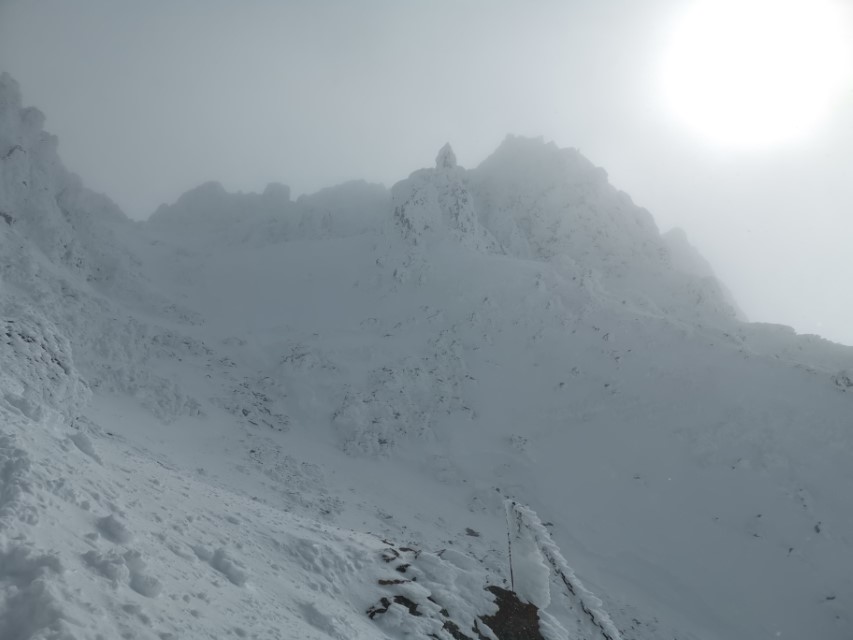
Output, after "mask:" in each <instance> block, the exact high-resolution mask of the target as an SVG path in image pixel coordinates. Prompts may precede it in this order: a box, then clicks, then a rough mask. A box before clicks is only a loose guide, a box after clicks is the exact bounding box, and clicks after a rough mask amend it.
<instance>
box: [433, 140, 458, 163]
mask: <svg viewBox="0 0 853 640" xmlns="http://www.w3.org/2000/svg"><path fill="white" fill-rule="evenodd" d="M435 168H436V169H439V170H440V169H455V168H456V154H455V153H453V149H452V148H451V146H450V143H449V142H448V143H447V144H445V145H444V146H443V147H442V148H441V149H440V150H439V152H438V155H437V156H436V157H435Z"/></svg>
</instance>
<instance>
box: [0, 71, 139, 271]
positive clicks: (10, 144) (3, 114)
mask: <svg viewBox="0 0 853 640" xmlns="http://www.w3.org/2000/svg"><path fill="white" fill-rule="evenodd" d="M44 120H45V118H44V115H43V114H42V113H41V112H40V111H39V110H38V109H35V108H33V107H27V108H24V107H22V104H21V94H20V90H19V88H18V85H17V83H16V82H15V81H14V80H13V79H12V78H11V77H10V76H9V75H8V74H3V75H0V211H2V212H3V215H2V218H3V220H2V221H0V222H5V223H6V226H8V227H13V228H14V229H15V231H17V232H18V233H20V234H21V235H22V236H24V237H26V238H27V239H28V240H29V241H30V242H32V243H33V244H34V245H35V246H36V247H38V248H39V249H40V250H41V251H42V252H43V253H44V255H45V256H46V257H47V258H48V259H49V260H50V261H51V262H53V263H55V264H57V265H61V266H63V267H66V268H68V269H70V270H72V272H74V273H75V274H78V275H80V276H82V277H84V278H86V279H87V280H90V281H92V282H97V283H102V284H109V283H110V282H111V281H112V280H113V279H114V278H115V277H116V276H117V274H118V273H119V272H120V271H121V267H120V265H121V264H122V262H123V258H122V255H121V253H120V252H119V251H116V250H115V241H114V239H113V238H112V235H111V233H110V231H109V229H108V227H107V225H108V223H110V222H116V221H121V220H123V219H124V214H122V213H121V211H120V210H119V209H118V207H117V206H116V205H115V204H114V203H113V202H112V201H110V200H109V199H108V198H107V197H106V196H102V195H99V194H96V193H94V192H92V191H90V190H88V189H86V188H85V187H84V186H83V185H82V183H81V182H80V179H79V178H78V177H77V176H75V175H73V174H72V173H70V172H69V171H67V170H66V169H65V167H64V166H63V165H62V162H61V161H60V159H59V156H58V154H57V139H56V137H55V136H52V135H50V134H48V133H46V132H45V131H44Z"/></svg>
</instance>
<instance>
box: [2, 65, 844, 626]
mask: <svg viewBox="0 0 853 640" xmlns="http://www.w3.org/2000/svg"><path fill="white" fill-rule="evenodd" d="M41 122H42V121H41V118H40V116H39V114H38V112H37V111H34V110H21V108H20V99H19V96H18V95H17V92H16V90H15V87H14V84H13V83H12V82H11V80H10V79H9V78H8V77H7V76H4V77H3V78H2V80H0V158H2V160H0V162H2V163H3V164H2V172H0V210H2V211H3V213H4V214H5V215H4V218H3V221H2V222H0V249H2V251H0V259H1V260H2V262H0V276H2V289H0V292H2V295H0V305H2V317H3V319H4V323H5V324H4V326H5V330H4V331H5V332H4V335H5V336H6V339H5V340H4V341H3V342H2V351H0V357H2V362H3V366H2V369H0V372H2V377H0V390H2V394H0V411H2V415H3V424H4V427H3V429H4V433H3V440H2V449H0V451H1V452H2V456H3V463H4V469H8V470H10V473H9V474H8V475H6V476H4V480H3V482H4V485H3V487H4V490H3V492H2V494H0V495H2V505H0V506H2V509H0V518H2V530H0V535H2V544H3V547H2V553H3V558H4V563H3V564H0V566H2V567H4V568H5V570H4V571H3V572H2V573H0V582H1V583H2V592H0V598H2V604H1V605H0V630H2V631H3V632H4V633H6V634H8V635H10V637H21V638H31V637H32V638H39V637H52V636H51V634H53V637H59V638H88V637H95V636H96V634H98V633H100V634H101V635H103V636H104V637H114V636H116V635H127V636H128V637H139V638H146V639H147V638H160V639H162V638H164V637H194V636H196V637H204V636H205V635H207V636H210V635H217V634H218V635H222V634H224V633H231V634H233V635H235V636H236V637H243V636H249V635H251V634H256V635H258V636H259V637H265V636H266V637H275V634H281V633H282V630H283V629H284V630H287V633H288V634H290V635H291V636H292V637H306V638H310V637H317V638H320V637H329V636H331V637H346V638H359V637H364V638H368V637H375V636H376V634H377V633H382V634H384V635H385V636H386V637H390V638H397V637H402V635H403V634H404V633H405V630H406V629H407V628H411V627H407V621H408V618H406V617H405V616H406V615H408V614H407V613H406V612H405V611H404V610H403V609H400V608H394V607H391V608H390V611H391V617H390V618H387V619H385V621H382V620H380V621H379V622H376V621H372V620H371V619H370V618H369V617H368V616H367V614H366V612H367V610H368V608H369V607H370V606H372V605H375V604H376V603H377V602H381V598H382V597H389V595H395V594H398V593H399V592H397V591H394V590H393V589H396V588H398V587H399V585H388V584H380V583H379V580H380V579H382V580H388V579H389V577H388V575H387V574H386V573H387V567H386V563H384V561H383V560H382V557H381V554H382V552H383V549H384V548H385V546H386V545H384V543H383V544H380V543H377V542H376V540H377V539H381V538H384V539H386V540H389V541H391V542H392V543H393V544H394V545H395V546H401V545H406V546H409V547H411V548H415V549H418V550H422V551H423V554H424V558H425V562H429V563H431V564H429V566H428V567H427V566H426V565H424V566H418V567H416V569H417V570H419V571H425V572H426V571H428V572H429V573H428V575H429V581H430V584H431V589H432V592H431V593H432V594H433V597H436V598H439V599H440V598H441V597H442V594H456V595H457V596H458V594H460V593H463V592H465V591H464V590H465V589H469V591H468V593H474V592H476V589H477V588H479V587H481V586H482V584H484V583H485V582H486V581H491V582H492V583H496V584H501V583H502V581H504V580H506V579H507V576H506V573H507V571H506V567H507V558H506V519H505V512H504V502H503V501H504V499H505V498H512V499H515V500H518V501H519V502H522V503H524V504H529V505H531V506H532V507H533V508H534V509H535V511H536V512H537V513H538V514H539V515H540V516H541V517H542V519H543V521H545V522H548V523H550V525H549V527H548V528H549V530H550V532H551V535H553V537H554V540H555V541H556V543H557V544H559V546H560V548H561V549H562V552H563V554H564V555H565V556H566V558H567V559H568V560H569V562H570V563H571V564H572V566H573V567H574V569H575V570H576V571H577V573H578V575H579V576H580V577H581V578H582V579H583V580H584V582H585V583H586V584H588V585H590V588H591V589H592V590H593V591H594V592H596V593H597V594H598V595H600V596H601V598H602V599H603V601H604V607H605V608H606V609H607V610H608V611H609V612H610V614H611V616H612V617H613V619H614V622H615V623H616V625H617V626H618V628H619V629H620V631H621V632H622V635H623V636H624V637H625V638H635V639H640V640H646V639H647V638H649V639H650V638H657V637H661V636H665V635H672V636H674V637H680V638H681V637H685V638H697V639H698V638H716V637H743V636H747V635H748V636H754V637H762V636H771V635H775V634H776V633H781V634H783V636H784V635H789V636H791V637H812V636H814V637H822V638H830V639H832V638H839V640H841V639H843V638H847V637H848V636H849V631H850V629H851V626H850V625H851V620H850V619H849V615H848V611H849V610H850V607H849V606H848V605H849V603H850V602H851V598H853V592H851V585H850V581H849V576H848V575H847V573H848V572H847V571H846V567H848V566H850V565H851V562H850V560H851V559H853V550H851V543H850V541H849V540H848V539H847V536H845V535H844V531H846V530H849V528H850V525H851V522H850V516H849V514H850V513H853V510H851V508H850V507H851V505H850V503H849V502H850V496H851V495H853V492H851V491H850V489H851V488H853V474H851V471H850V467H849V464H848V461H849V453H850V415H851V413H850V406H851V405H850V402H851V399H852V398H853V396H851V395H850V389H851V386H850V384H849V374H848V373H847V372H848V371H849V370H850V368H851V360H853V358H851V352H850V350H849V349H847V348H844V347H841V346H839V345H834V344H832V343H830V342H827V341H824V340H820V339H818V338H815V337H809V336H796V335H795V334H794V332H793V331H792V330H790V329H787V328H784V327H780V326H772V325H761V324H746V323H743V322H741V321H739V320H738V317H737V316H738V314H737V310H736V309H735V308H734V307H733V305H732V304H731V301H730V300H729V299H728V297H727V296H726V294H725V292H724V290H723V289H722V287H721V285H719V283H717V282H716V281H715V279H713V278H711V277H710V276H709V274H708V273H707V270H705V269H704V267H703V265H702V263H701V261H700V260H698V259H697V258H696V256H695V255H694V254H693V253H692V252H690V251H689V250H687V249H685V248H684V246H683V242H682V241H683V238H681V239H679V238H677V237H676V238H674V239H673V238H662V237H661V236H660V234H659V233H658V231H657V228H656V226H655V224H654V221H653V220H652V218H651V215H650V214H649V213H648V212H646V211H643V210H642V209H639V208H637V207H636V206H634V205H633V204H632V203H631V201H630V198H628V196H626V195H625V194H621V193H619V192H618V191H617V190H615V189H613V188H612V187H611V186H610V185H609V184H608V182H607V179H606V175H605V174H604V172H603V171H602V170H601V169H597V168H596V167H594V166H592V165H591V164H590V163H589V162H588V161H586V160H585V159H584V158H583V157H582V156H581V155H580V154H578V153H577V152H576V151H574V150H560V149H557V148H556V147H555V146H553V145H547V144H544V143H542V142H541V141H536V140H530V139H524V138H509V139H507V141H506V142H505V143H504V144H503V145H502V146H501V147H500V148H499V149H498V150H497V151H496V152H495V154H493V155H492V156H491V157H490V158H489V159H488V160H487V161H485V162H484V163H483V164H482V165H481V166H480V167H477V168H475V169H471V170H465V169H463V168H461V167H459V166H456V164H455V163H454V162H453V161H452V153H451V150H450V149H449V148H446V149H444V150H443V151H441V152H440V154H439V157H438V161H437V166H436V167H435V168H429V169H422V170H418V171H416V172H414V173H413V174H412V175H411V176H410V177H409V178H407V179H405V180H402V181H401V182H399V183H398V184H396V185H395V186H394V187H393V188H392V189H391V190H390V191H386V190H384V189H382V188H381V187H376V186H372V185H366V184H364V183H352V184H347V185H342V186H339V187H335V188H332V189H330V190H327V191H323V192H320V193H318V194H315V195H313V196H306V197H304V198H299V199H297V200H296V201H293V200H292V199H291V198H290V197H289V194H288V193H287V191H286V189H285V188H284V187H275V186H274V187H272V188H270V189H268V190H267V192H265V193H263V194H228V193H226V192H224V190H223V189H221V188H220V187H217V186H216V185H206V186H203V187H201V188H199V189H197V190H194V191H192V192H190V193H188V194H187V195H186V196H184V197H183V198H181V199H179V201H178V202H176V203H175V204H174V205H171V206H167V207H165V208H163V209H162V210H161V211H160V212H159V213H158V215H157V216H154V217H152V219H151V220H150V221H149V222H146V223H136V222H131V221H129V220H127V219H126V218H125V217H123V215H122V214H121V213H120V212H119V211H118V210H117V208H116V207H115V206H114V205H113V204H112V203H111V202H110V201H109V200H108V199H106V198H105V197H103V196H98V195H96V194H93V193H91V192H90V191H88V190H87V189H85V188H84V187H83V186H82V185H81V184H80V182H79V180H76V179H75V178H74V177H73V176H72V175H71V174H69V173H68V172H67V171H66V170H65V169H64V168H63V167H62V165H61V162H60V161H59V159H58V156H57V155H56V152H55V140H54V139H52V138H51V137H50V136H48V135H46V134H45V133H44V132H43V131H42V130H41V126H42V125H41ZM16 147H18V148H16ZM353 203H356V206H353ZM351 207H352V209H354V210H355V212H356V215H352V216H350V215H349V213H350V211H351ZM6 216H8V218H9V219H10V220H11V222H10V221H9V220H7V219H6ZM673 242H675V243H676V244H675V246H676V248H678V247H679V246H680V251H681V253H678V252H677V251H676V250H675V249H673ZM679 242H681V244H680V245H678V244H677V243H679ZM685 254H686V255H685ZM7 489H8V490H7ZM469 530H470V531H474V532H476V533H477V534H478V535H476V536H475V535H472V534H471V533H469ZM443 550H444V551H443ZM448 550H450V551H448ZM440 552H441V553H440ZM9 567H12V568H13V569H14V571H12V570H10V569H9ZM395 573H399V572H396V570H395ZM425 575H426V574H425ZM391 577H392V578H397V577H398V576H395V575H394V574H391ZM549 580H550V578H549ZM472 584H473V585H474V586H472ZM559 589H560V585H559V584H558V583H555V582H553V581H551V582H549V590H550V594H551V604H550V605H549V609H548V611H547V612H546V613H548V614H549V615H551V616H553V619H554V621H555V623H556V624H558V625H559V627H554V628H555V629H557V630H558V632H559V628H560V627H562V629H563V631H565V632H566V633H565V635H568V634H569V633H571V632H572V631H573V630H575V629H576V628H577V625H578V624H579V621H578V614H577V611H573V610H571V609H570V608H568V606H567V604H566V601H565V599H563V598H562V597H560V596H559V594H560V590H559ZM477 593H479V592H477ZM479 595H480V596H482V595H483V594H482V593H480V594H479ZM445 597H448V598H449V596H446V595H445ZM449 601H451V602H453V603H456V604H458V605H459V606H460V607H461V606H463V605H465V604H466V602H467V604H468V605H470V601H466V600H465V599H464V598H457V599H456V600H453V599H450V600H449ZM484 606H485V605H484ZM21 612H24V613H21ZM454 615H457V614H456V613H454ZM458 615H461V613H459V614H458Z"/></svg>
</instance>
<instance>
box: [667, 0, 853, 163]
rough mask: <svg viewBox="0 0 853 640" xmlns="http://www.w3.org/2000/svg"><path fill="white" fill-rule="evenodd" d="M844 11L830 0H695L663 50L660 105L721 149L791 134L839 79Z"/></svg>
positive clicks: (816, 114) (840, 84)
mask: <svg viewBox="0 0 853 640" xmlns="http://www.w3.org/2000/svg"><path fill="white" fill-rule="evenodd" d="M844 18H845V15H844V13H843V12H842V11H841V10H840V8H839V7H838V6H837V5H836V4H834V3H833V2H832V1H831V0H697V2H695V4H693V5H691V7H690V8H689V9H688V10H687V11H686V12H685V13H684V14H683V15H682V16H681V19H680V20H678V21H677V22H676V23H675V28H674V31H673V34H672V39H671V42H670V43H669V47H668V50H667V52H666V56H665V58H664V69H663V82H664V93H665V99H666V102H667V105H668V107H669V108H670V109H671V110H672V111H673V112H674V114H675V115H676V116H677V117H678V118H679V119H680V120H682V121H683V122H684V123H685V124H686V125H688V126H689V127H690V128H691V129H693V130H695V131H696V132H697V133H699V134H700V135H702V136H703V137H705V138H707V139H709V140H711V141H713V142H715V143H717V144H721V145H724V146H728V147H740V148H756V147H765V146H769V145H775V144H779V143H784V142H788V141H791V140H793V139H796V138H800V137H802V136H803V135H805V134H807V133H808V132H809V131H810V130H812V129H813V128H814V127H815V126H816V125H817V124H819V123H820V121H821V119H823V118H824V117H825V116H826V115H827V114H828V112H829V110H830V109H831V107H832V105H833V102H835V101H836V100H837V99H838V97H839V96H840V95H841V92H842V90H843V88H844V86H845V84H846V83H847V82H848V73H849V67H848V61H849V57H850V51H849V49H848V46H847V40H846V37H845V36H847V35H848V33H847V29H846V28H845V24H844Z"/></svg>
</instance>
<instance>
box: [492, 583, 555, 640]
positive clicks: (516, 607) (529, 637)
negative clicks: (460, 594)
mask: <svg viewBox="0 0 853 640" xmlns="http://www.w3.org/2000/svg"><path fill="white" fill-rule="evenodd" d="M487 589H488V590H489V591H491V592H492V593H493V594H495V601H496V602H497V605H498V611H497V613H495V614H494V615H492V616H483V618H482V620H483V622H484V623H486V624H487V625H488V626H489V628H490V629H491V630H492V631H493V632H494V634H495V635H496V636H497V637H498V638H499V640H545V639H544V638H543V636H542V633H541V632H540V631H539V610H538V609H537V608H536V606H535V605H532V604H528V603H526V602H522V601H521V600H519V599H518V596H517V595H515V593H513V592H512V591H508V590H506V589H501V588H500V587H495V586H490V587H487Z"/></svg>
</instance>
